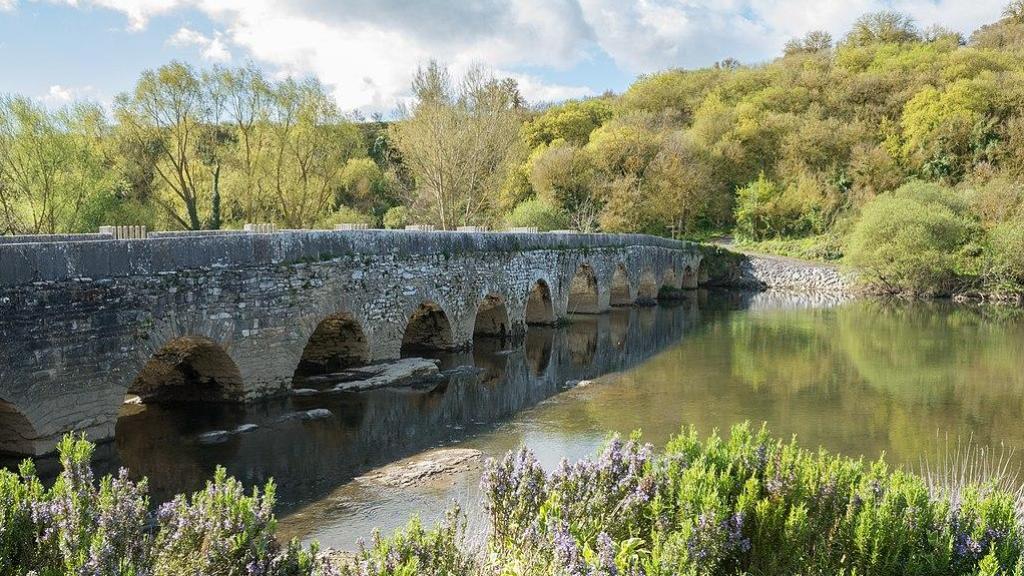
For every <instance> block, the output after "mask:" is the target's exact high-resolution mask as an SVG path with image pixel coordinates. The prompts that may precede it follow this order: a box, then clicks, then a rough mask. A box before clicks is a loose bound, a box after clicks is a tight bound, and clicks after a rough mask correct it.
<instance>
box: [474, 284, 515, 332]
mask: <svg viewBox="0 0 1024 576" xmlns="http://www.w3.org/2000/svg"><path fill="white" fill-rule="evenodd" d="M511 328H512V327H511V322H509V316H508V308H507V307H506V306H505V299H504V298H502V297H501V296H498V295H496V294H488V295H487V296H484V299H483V300H482V301H481V302H480V304H479V305H478V306H477V308H476V319H475V320H474V322H473V336H499V337H502V338H504V337H506V336H508V335H510V333H511Z"/></svg>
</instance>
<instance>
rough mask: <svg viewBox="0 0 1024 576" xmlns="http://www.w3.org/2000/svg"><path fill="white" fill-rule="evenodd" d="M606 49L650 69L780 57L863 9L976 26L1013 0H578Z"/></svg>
mask: <svg viewBox="0 0 1024 576" xmlns="http://www.w3.org/2000/svg"><path fill="white" fill-rule="evenodd" d="M579 2H580V5H581V6H582V7H583V10H582V12H583V14H584V18H585V20H586V21H587V23H588V24H589V25H590V27H591V28H592V30H593V31H594V36H595V38H596V39H597V42H598V44H599V45H600V46H601V48H602V49H603V50H604V51H605V52H607V53H608V54H609V55H610V56H611V57H612V58H613V59H614V60H615V62H616V63H617V64H619V66H621V67H623V68H624V69H626V70H629V71H630V72H635V73H643V72H651V71H655V70H659V69H663V68H668V67H675V66H686V67H692V66H706V65H708V64H711V63H713V62H716V61H718V60H721V59H723V58H727V57H733V58H738V59H740V60H742V61H747V62H751V61H753V62H758V61H765V60H769V59H771V58H773V57H775V56H777V55H778V54H779V53H780V52H781V50H782V46H783V44H784V43H785V42H786V41H787V40H789V39H790V38H794V37H798V36H802V35H803V34H805V33H806V32H808V31H810V30H816V29H821V30H827V31H829V32H831V33H832V35H833V36H834V37H835V38H837V39H839V38H841V37H842V36H843V35H844V34H845V33H846V32H847V31H848V30H849V28H850V26H851V24H853V21H854V20H856V19H857V17H858V16H860V15H862V14H865V13H867V12H872V11H877V10H885V9H890V10H897V11H900V12H906V13H908V14H910V15H911V16H913V17H914V18H915V19H916V20H917V21H918V23H919V24H921V25H922V26H928V25H931V24H941V25H944V26H946V27H949V28H952V29H954V30H958V31H960V32H964V33H970V32H971V31H973V30H975V29H976V28H978V27H979V26H980V25H981V24H984V23H986V22H992V21H994V20H997V19H998V18H999V16H1000V13H1001V10H1002V7H1003V5H1004V4H1005V2H1006V0H973V1H972V2H965V1H963V0H828V1H822V0H636V1H635V2H621V1H619V0H579Z"/></svg>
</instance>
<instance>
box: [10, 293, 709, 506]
mask: <svg viewBox="0 0 1024 576" xmlns="http://www.w3.org/2000/svg"><path fill="white" fill-rule="evenodd" d="M695 298H696V295H695V296H694V298H691V299H689V300H683V301H681V302H679V303H673V304H671V305H667V306H661V307H656V308H624V309H615V310H613V311H611V312H610V313H608V314H602V315H592V316H586V315H581V316H577V317H575V318H573V322H572V323H570V324H569V325H567V326H564V327H559V328H552V327H543V326H537V327H531V328H530V329H529V330H528V331H527V333H526V335H525V337H523V338H520V339H519V341H518V342H516V343H512V342H510V341H508V340H504V339H502V338H500V337H482V338H478V339H477V341H476V342H475V346H474V349H473V350H472V351H468V352H459V353H447V354H443V355H441V356H438V358H439V359H441V361H442V362H441V368H442V371H443V374H444V375H445V378H444V379H443V380H442V381H440V382H439V383H433V384H431V385H429V386H424V387H416V386H414V387H407V388H383V389H377V390H370V391H363V392H333V393H319V394H310V395H308V396H292V397H288V398H279V399H273V400H269V401H266V402H261V403H259V404H254V405H248V406H238V405H224V404H189V405H157V404H139V405H128V404H126V405H125V407H124V409H123V410H122V413H121V417H120V419H119V420H118V424H117V431H116V436H115V440H114V441H112V442H108V443H105V444H102V445H100V446H99V447H98V449H97V458H96V468H97V472H101V473H103V472H111V471H114V470H116V469H117V468H118V467H121V466H124V467H127V468H128V469H129V471H130V472H131V474H132V475H133V476H135V477H141V476H146V477H148V478H149V485H150V492H151V496H152V501H153V502H154V504H156V503H159V502H162V501H164V500H167V499H169V498H171V497H172V496H173V495H174V494H177V493H180V492H183V491H192V490H197V489H200V488H202V486H203V485H204V483H205V481H206V480H207V479H208V478H209V477H210V476H211V474H212V473H213V470H214V468H215V467H216V466H224V467H225V468H227V470H228V472H229V473H230V474H232V475H234V476H236V477H237V478H239V479H240V480H242V481H243V482H245V483H246V484H248V485H257V484H261V483H264V482H266V481H267V480H269V479H270V478H273V479H274V481H275V483H276V484H277V496H278V508H277V510H278V513H279V514H282V515H286V514H288V512H289V511H291V510H294V509H296V508H298V507H300V506H302V505H304V504H307V503H309V502H312V501H315V500H317V499H318V498H320V497H322V496H323V495H325V494H327V493H329V492H330V491H331V490H333V489H335V488H336V487H338V486H339V485H341V484H344V483H346V482H347V481H349V480H351V479H352V478H353V477H355V476H356V475H358V474H360V473H362V472H365V471H366V470H368V469H370V468H373V467H376V466H380V465H383V464H386V463H388V462H392V461H394V460H397V459H400V458H403V457H406V456H410V455H413V454H415V453H418V452H421V451H423V450H425V449H428V448H432V447H436V446H441V445H445V444H449V443H452V442H456V441H459V440H462V439H465V438H468V437H471V436H473V435H475V434H478V433H480V432H483V431H486V430H488V429H491V428H493V427H494V426H495V425H496V424H497V423H500V422H502V421H504V420H507V419H508V418H509V417H511V416H512V415H514V414H516V413H517V412H519V411H521V410H523V409H524V408H527V407H530V406H532V405H535V404H537V403H538V402H541V401H543V400H544V399H546V398H549V397H551V396H552V395H555V394H557V393H558V392H560V391H562V390H564V389H565V388H566V387H567V386H571V385H572V383H575V382H576V381H579V380H588V379H593V378H596V377H598V376H601V375H603V374H607V373H609V372H616V371H621V370H625V369H628V368H630V367H633V366H636V365H638V364H641V363H643V362H644V361H645V360H647V359H648V358H650V357H652V356H653V355H655V354H657V353H659V352H660V351H661V350H663V349H665V348H666V347H668V346H670V345H671V344H673V343H675V342H677V341H678V340H680V339H681V338H682V337H683V336H684V333H686V332H687V331H688V330H690V329H691V328H692V327H694V326H695V325H696V324H697V322H698V319H699V317H700V312H699V307H698V305H697V301H696V299H695ZM253 425H255V426H253ZM37 463H38V467H39V469H40V471H41V475H42V476H44V477H45V476H47V475H48V474H49V475H51V476H52V474H53V473H54V470H55V469H56V462H55V459H54V458H53V457H48V458H43V459H40V460H38V461H37ZM4 464H6V465H10V464H11V463H9V462H5V463H4Z"/></svg>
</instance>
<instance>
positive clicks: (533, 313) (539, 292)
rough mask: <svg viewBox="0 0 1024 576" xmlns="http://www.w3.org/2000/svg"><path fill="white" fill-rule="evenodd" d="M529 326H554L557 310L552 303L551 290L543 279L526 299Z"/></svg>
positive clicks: (534, 286) (534, 284)
mask: <svg viewBox="0 0 1024 576" xmlns="http://www.w3.org/2000/svg"><path fill="white" fill-rule="evenodd" d="M525 317H526V323H527V324H554V322H555V309H554V305H553V304H552V301H551V288H550V287H549V286H548V283H547V282H546V281H544V280H543V279H541V280H537V281H536V282H534V283H533V286H532V287H531V288H530V294H529V295H528V296H527V297H526V312H525Z"/></svg>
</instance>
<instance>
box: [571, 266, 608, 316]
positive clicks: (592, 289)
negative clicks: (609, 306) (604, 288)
mask: <svg viewBox="0 0 1024 576" xmlns="http://www.w3.org/2000/svg"><path fill="white" fill-rule="evenodd" d="M567 311H568V313H569V314H598V313H600V311H601V310H600V309H599V308H598V302H597V274H596V273H595V272H594V269H593V268H592V267H591V266H590V265H589V264H581V265H580V267H579V268H577V269H576V274H575V275H574V276H573V277H572V282H570V283H569V304H568V307H567Z"/></svg>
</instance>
